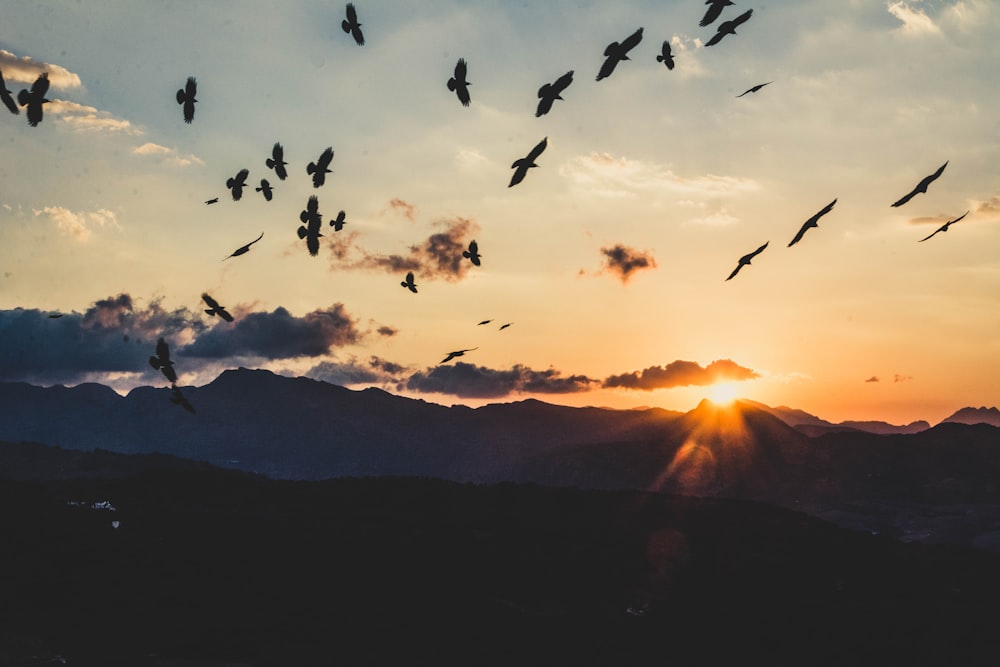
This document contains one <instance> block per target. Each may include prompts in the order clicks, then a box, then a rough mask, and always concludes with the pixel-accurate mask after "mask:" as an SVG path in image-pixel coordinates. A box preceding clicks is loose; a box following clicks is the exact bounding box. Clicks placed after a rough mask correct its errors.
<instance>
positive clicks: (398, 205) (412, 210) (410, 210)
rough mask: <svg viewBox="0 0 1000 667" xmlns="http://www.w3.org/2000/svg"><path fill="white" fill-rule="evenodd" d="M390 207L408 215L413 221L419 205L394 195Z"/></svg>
mask: <svg viewBox="0 0 1000 667" xmlns="http://www.w3.org/2000/svg"><path fill="white" fill-rule="evenodd" d="M389 208H391V209H392V210H394V211H399V212H400V213H402V214H403V216H405V217H406V219H407V220H409V221H410V222H413V216H414V215H415V214H416V211H417V207H416V206H414V205H413V204H409V203H407V202H405V201H403V200H402V199H400V198H399V197H394V198H393V199H390V200H389Z"/></svg>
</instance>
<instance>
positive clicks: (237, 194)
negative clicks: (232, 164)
mask: <svg viewBox="0 0 1000 667" xmlns="http://www.w3.org/2000/svg"><path fill="white" fill-rule="evenodd" d="M249 175H250V170H249V169H240V170H239V171H238V172H236V175H235V176H233V177H232V178H227V179H226V187H227V188H229V190H230V192H231V193H232V195H233V201H239V200H240V198H242V197H243V188H245V187H246V184H247V176H249Z"/></svg>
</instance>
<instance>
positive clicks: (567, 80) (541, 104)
mask: <svg viewBox="0 0 1000 667" xmlns="http://www.w3.org/2000/svg"><path fill="white" fill-rule="evenodd" d="M571 83H573V70H570V71H568V72H566V73H565V74H563V75H562V76H561V77H559V78H558V79H556V80H555V81H553V82H552V83H546V84H545V85H543V86H542V87H541V88H539V89H538V108H537V109H535V117H536V118H538V117H540V116H544V115H545V114H547V113H548V112H549V110H550V109H552V103H553V102H555V101H556V100H561V99H562V92H563V91H564V90H566V89H567V88H568V87H569V84H571Z"/></svg>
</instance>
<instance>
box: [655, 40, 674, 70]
mask: <svg viewBox="0 0 1000 667" xmlns="http://www.w3.org/2000/svg"><path fill="white" fill-rule="evenodd" d="M656 62H658V63H663V64H664V65H666V66H667V69H673V68H674V57H673V56H672V55H671V54H670V42H668V41H666V40H664V42H663V46H662V47H660V55H658V56H656Z"/></svg>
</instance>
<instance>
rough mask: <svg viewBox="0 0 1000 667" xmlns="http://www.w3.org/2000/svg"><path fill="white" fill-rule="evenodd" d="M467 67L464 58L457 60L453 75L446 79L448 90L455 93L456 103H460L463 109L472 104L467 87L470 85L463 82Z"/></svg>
mask: <svg viewBox="0 0 1000 667" xmlns="http://www.w3.org/2000/svg"><path fill="white" fill-rule="evenodd" d="M466 69H467V65H466V62H465V58H459V59H458V62H457V63H455V75H454V76H452V77H451V78H450V79H448V90H453V91H455V94H456V95H458V101H459V102H461V103H462V106H463V107H467V106H469V103H470V102H472V98H471V97H469V86H471V85H472V84H471V83H470V82H468V81H466V80H465V72H466Z"/></svg>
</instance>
